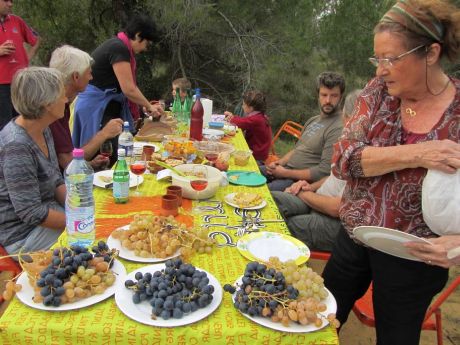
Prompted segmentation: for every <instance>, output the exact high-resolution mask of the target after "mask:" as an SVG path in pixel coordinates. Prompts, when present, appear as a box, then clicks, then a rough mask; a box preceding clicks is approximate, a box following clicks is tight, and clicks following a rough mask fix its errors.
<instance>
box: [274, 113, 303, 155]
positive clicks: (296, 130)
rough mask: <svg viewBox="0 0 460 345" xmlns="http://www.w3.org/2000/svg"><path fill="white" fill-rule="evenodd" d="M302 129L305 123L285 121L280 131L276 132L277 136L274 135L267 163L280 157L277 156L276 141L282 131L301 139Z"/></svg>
mask: <svg viewBox="0 0 460 345" xmlns="http://www.w3.org/2000/svg"><path fill="white" fill-rule="evenodd" d="M302 130H303V125H301V124H299V123H297V122H294V121H286V122H285V123H283V124H282V126H281V127H280V129H278V132H276V134H275V136H274V137H273V140H272V143H271V147H270V154H269V157H268V158H267V159H266V160H265V164H269V163H271V162H272V161H274V160H276V159H278V157H277V156H276V152H275V142H276V140H277V139H278V138H279V136H280V134H281V133H282V132H286V133H288V134H290V135H292V136H294V137H296V138H297V139H299V138H300V135H301V133H302Z"/></svg>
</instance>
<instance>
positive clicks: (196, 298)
mask: <svg viewBox="0 0 460 345" xmlns="http://www.w3.org/2000/svg"><path fill="white" fill-rule="evenodd" d="M135 279H136V282H134V281H133V280H127V281H125V286H126V288H128V289H130V290H132V291H134V294H133V302H134V303H135V304H137V303H141V302H142V301H149V302H150V305H151V306H152V317H154V318H155V317H158V316H159V317H161V318H163V319H164V320H168V319H170V318H175V319H180V318H182V317H183V316H184V314H189V313H191V312H194V311H196V310H197V309H199V308H204V307H206V306H207V305H209V304H210V303H211V302H212V299H213V292H214V286H212V285H210V284H209V278H208V277H207V274H206V272H202V271H199V270H197V269H196V268H195V267H194V266H193V265H191V264H185V263H183V262H182V260H181V259H179V258H177V259H171V260H168V261H166V267H165V268H164V269H162V270H161V271H156V272H154V273H153V274H152V273H149V272H148V273H145V274H142V273H141V272H136V274H135Z"/></svg>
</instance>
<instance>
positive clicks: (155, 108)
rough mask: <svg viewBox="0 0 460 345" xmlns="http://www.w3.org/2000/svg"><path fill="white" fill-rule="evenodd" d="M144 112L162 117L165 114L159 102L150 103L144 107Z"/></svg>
mask: <svg viewBox="0 0 460 345" xmlns="http://www.w3.org/2000/svg"><path fill="white" fill-rule="evenodd" d="M143 110H144V112H145V113H147V114H148V115H149V116H152V117H160V116H161V115H163V114H164V110H163V108H162V106H161V105H160V104H159V103H156V104H149V106H148V107H144V108H143Z"/></svg>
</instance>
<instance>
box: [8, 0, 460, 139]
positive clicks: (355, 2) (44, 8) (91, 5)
mask: <svg viewBox="0 0 460 345" xmlns="http://www.w3.org/2000/svg"><path fill="white" fill-rule="evenodd" d="M455 2H456V3H459V2H460V0H455ZM392 3H393V0H329V1H322V0H283V1H276V0H258V1H245V0H231V1H229V0H168V1H164V0H78V1H74V0H40V1H36V0H22V1H20V2H15V3H14V11H15V13H17V14H18V15H20V16H22V17H23V18H24V19H25V20H26V21H27V22H28V23H29V24H30V25H31V26H33V27H34V28H35V29H36V30H37V31H38V32H39V33H40V34H41V36H42V38H43V44H42V47H41V48H40V49H39V54H38V56H37V58H36V59H35V60H34V61H33V63H35V64H42V65H46V64H47V63H48V60H49V56H50V53H51V52H52V50H53V49H54V48H56V47H57V46H59V45H61V44H64V43H66V44H71V45H74V46H76V47H78V48H80V49H83V50H86V51H88V52H92V51H93V50H94V49H95V48H96V47H97V45H99V44H100V43H101V42H103V41H104V40H106V39H107V38H109V37H110V36H112V35H114V34H115V33H116V32H117V31H119V30H120V29H122V28H123V27H124V25H125V24H126V22H127V20H128V18H129V17H130V16H131V15H132V14H133V13H135V12H141V13H148V14H150V15H151V16H152V18H154V20H155V22H156V24H157V27H158V30H159V37H160V40H159V42H157V43H156V44H155V45H154V47H153V48H151V49H150V50H149V51H148V52H146V53H144V54H140V55H138V56H137V61H138V84H139V86H140V88H141V90H142V91H143V92H144V94H145V95H146V96H147V97H149V98H152V99H155V98H156V99H158V98H165V97H168V96H169V94H170V91H171V90H170V88H171V81H172V80H174V79H175V78H178V77H181V76H186V77H187V78H189V79H190V80H191V81H192V85H193V87H200V88H201V89H202V90H203V93H204V94H205V95H207V96H208V97H210V98H211V99H213V101H214V112H222V111H224V110H227V109H228V110H234V109H235V108H237V107H238V105H241V96H242V93H244V92H245V91H246V90H248V89H249V88H258V89H260V90H262V91H263V92H265V93H266V95H267V100H268V113H269V115H270V117H271V123H272V127H273V128H274V130H276V129H277V128H278V127H279V126H280V124H281V123H283V122H284V121H285V120H286V119H291V120H294V121H297V122H301V123H302V122H304V121H305V120H306V119H307V118H308V117H310V116H313V115H316V114H317V113H318V105H317V94H316V85H315V79H316V76H317V75H318V74H319V73H321V72H322V71H325V70H335V71H338V72H341V73H343V74H344V76H345V78H346V80H347V89H348V90H351V89H352V88H355V87H362V86H363V85H364V83H365V82H366V81H367V80H369V79H370V78H371V77H372V76H373V75H374V73H375V69H374V68H373V67H372V66H371V65H370V64H369V63H368V62H367V58H368V57H369V56H370V55H372V50H373V34H372V29H373V27H374V25H375V23H376V22H377V21H378V19H379V18H380V17H381V15H382V14H383V13H384V12H385V11H386V10H387V9H388V8H389V7H390V6H391V5H392ZM459 67H460V66H459V65H453V66H452V65H450V66H449V68H450V71H451V72H452V73H455V72H457V73H458V70H459Z"/></svg>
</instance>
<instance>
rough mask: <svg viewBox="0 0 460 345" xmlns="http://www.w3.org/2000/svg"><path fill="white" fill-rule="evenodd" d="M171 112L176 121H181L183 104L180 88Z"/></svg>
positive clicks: (177, 90)
mask: <svg viewBox="0 0 460 345" xmlns="http://www.w3.org/2000/svg"><path fill="white" fill-rule="evenodd" d="M171 111H172V113H173V116H174V117H175V118H176V120H178V121H180V120H181V113H182V102H181V99H180V89H179V88H178V87H176V96H175V97H174V102H173V105H172V108H171Z"/></svg>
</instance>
